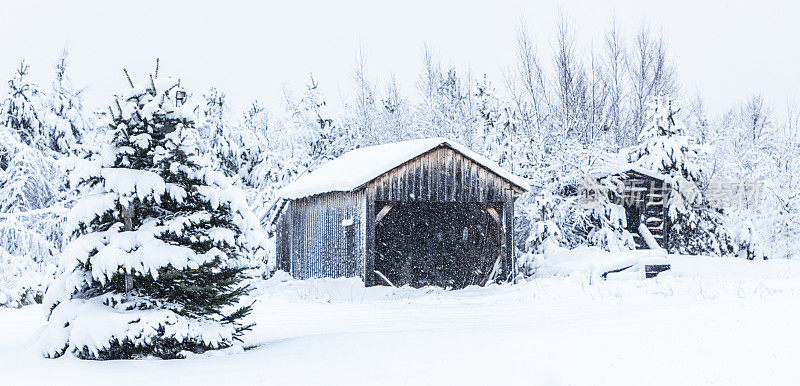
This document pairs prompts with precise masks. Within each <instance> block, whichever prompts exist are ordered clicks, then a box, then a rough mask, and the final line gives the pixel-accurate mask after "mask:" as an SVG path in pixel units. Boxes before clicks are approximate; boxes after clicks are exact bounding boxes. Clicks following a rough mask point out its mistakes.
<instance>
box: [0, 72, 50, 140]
mask: <svg viewBox="0 0 800 386" xmlns="http://www.w3.org/2000/svg"><path fill="white" fill-rule="evenodd" d="M29 68H30V66H28V64H26V63H25V61H24V60H23V61H22V62H20V64H19V67H18V68H17V69H16V71H15V73H14V76H12V77H11V79H9V81H8V95H7V96H6V97H5V99H4V100H3V102H2V105H0V107H2V109H1V111H0V116H1V117H2V120H0V125H4V126H6V127H7V128H8V129H9V130H10V131H11V133H12V134H13V135H14V136H15V137H16V138H17V139H19V140H20V141H21V142H23V143H25V144H27V145H31V146H35V147H39V148H41V147H42V146H44V145H46V143H44V142H45V139H44V137H43V136H42V128H43V127H44V124H43V123H42V120H41V117H39V114H38V110H39V96H40V95H39V90H38V89H37V87H36V85H34V84H32V83H29V82H28V79H27V76H28V70H29Z"/></svg>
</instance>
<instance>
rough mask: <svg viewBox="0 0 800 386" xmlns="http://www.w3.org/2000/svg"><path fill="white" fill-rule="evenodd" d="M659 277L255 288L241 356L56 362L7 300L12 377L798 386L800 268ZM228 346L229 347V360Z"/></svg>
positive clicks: (37, 313)
mask: <svg viewBox="0 0 800 386" xmlns="http://www.w3.org/2000/svg"><path fill="white" fill-rule="evenodd" d="M668 259H669V260H670V262H671V263H672V264H673V267H674V269H673V271H672V272H670V273H663V274H662V275H661V276H659V277H658V278H656V279H648V280H639V279H628V278H626V277H625V276H619V277H617V278H616V279H615V280H608V281H604V280H601V279H598V278H597V275H596V273H592V272H587V271H580V270H578V271H576V272H575V273H574V274H572V275H570V276H566V277H553V278H542V279H536V280H532V281H530V282H527V283H523V284H519V285H502V286H491V287H488V288H478V287H471V288H467V289H464V290H460V291H449V292H448V291H444V290H441V289H437V288H423V289H410V288H400V289H392V288H388V287H372V288H366V289H365V288H364V287H363V285H362V284H361V283H360V282H359V281H358V280H354V279H332V280H309V281H293V280H287V281H281V278H275V279H272V280H269V281H266V282H258V283H256V290H255V291H254V292H253V294H252V296H253V297H254V298H255V299H257V303H256V305H255V311H254V314H253V315H252V317H251V319H252V320H253V321H256V322H257V323H258V325H257V326H256V327H255V329H254V331H252V332H251V333H250V334H249V335H247V336H246V339H245V343H246V346H248V347H252V348H250V349H248V350H246V351H244V352H241V350H230V352H229V353H223V354H221V355H214V356H199V357H194V358H191V359H185V360H174V361H161V360H142V361H112V362H93V361H81V360H77V359H74V358H60V359H43V358H41V357H39V354H38V351H37V350H36V345H35V344H34V342H35V335H36V334H37V331H39V330H40V328H41V324H42V323H43V320H42V316H41V315H42V312H41V308H39V307H36V306H29V307H25V308H22V309H0V326H2V327H3V328H2V329H0V380H2V382H0V383H2V384H8V385H24V384H37V385H39V384H48V385H50V384H57V385H71V384H79V385H93V384H107V383H112V384H115V385H127V384H136V385H142V384H145V385H156V384H167V383H169V384H177V385H182V384H195V385H200V384H226V385H234V384H373V383H384V384H410V385H419V384H438V385H441V384H468V385H473V384H490V383H491V384H495V383H514V384H544V385H566V384H578V385H595V384H609V385H618V384H634V385H641V384H722V385H729V384H772V385H776V384H786V385H792V384H794V385H796V384H800V367H798V366H797V363H798V360H800V345H798V342H800V329H798V328H797V322H796V321H797V319H798V317H800V262H799V261H789V260H774V261H745V260H738V259H718V258H702V257H686V256H670V257H669V258H668ZM225 354H230V355H225Z"/></svg>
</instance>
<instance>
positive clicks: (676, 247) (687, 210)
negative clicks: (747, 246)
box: [631, 95, 733, 255]
mask: <svg viewBox="0 0 800 386" xmlns="http://www.w3.org/2000/svg"><path fill="white" fill-rule="evenodd" d="M678 110H679V109H678V107H677V106H676V103H675V101H674V100H673V99H671V98H669V97H666V96H663V95H660V96H656V97H654V98H653V101H652V102H651V103H650V120H649V123H648V124H647V126H645V129H644V130H642V132H641V134H639V144H638V145H637V146H634V147H633V149H632V150H633V151H632V153H631V155H632V158H633V159H632V161H633V163H634V164H635V165H638V166H640V167H643V168H645V169H648V170H652V171H654V172H657V173H660V174H662V175H664V176H666V181H665V182H666V183H667V185H668V186H669V189H670V191H669V199H668V202H667V215H668V216H669V220H670V223H671V226H670V228H669V232H668V235H667V240H668V242H667V246H666V247H667V249H668V250H670V251H671V252H680V253H686V254H702V253H714V254H717V255H722V254H728V253H731V252H733V245H732V239H731V237H730V235H729V234H728V231H727V229H726V227H725V225H724V224H723V222H722V219H721V216H720V214H721V211H720V210H719V209H716V208H713V207H711V205H710V204H709V202H708V200H707V199H706V198H705V197H704V196H703V194H702V192H701V189H700V188H701V187H700V181H701V168H700V165H699V163H698V157H699V155H700V153H701V152H703V151H704V149H703V147H702V146H701V145H699V144H697V143H695V142H696V141H695V140H694V138H691V137H690V136H688V135H686V127H685V126H684V125H683V123H682V122H680V121H679V120H678V119H677V117H676V113H677V112H678Z"/></svg>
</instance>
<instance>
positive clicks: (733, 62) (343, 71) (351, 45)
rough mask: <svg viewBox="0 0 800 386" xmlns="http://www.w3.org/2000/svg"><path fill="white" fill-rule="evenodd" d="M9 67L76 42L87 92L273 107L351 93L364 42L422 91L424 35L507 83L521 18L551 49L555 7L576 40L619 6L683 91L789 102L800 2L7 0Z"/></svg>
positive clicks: (375, 61)
mask: <svg viewBox="0 0 800 386" xmlns="http://www.w3.org/2000/svg"><path fill="white" fill-rule="evenodd" d="M0 4H2V8H0V78H3V79H5V78H7V77H8V76H9V75H10V74H11V72H12V71H13V69H14V67H15V65H16V63H17V62H18V61H19V59H21V58H26V59H27V60H28V62H29V63H30V64H31V67H32V68H31V71H32V73H33V75H34V79H35V80H36V81H39V82H41V83H45V82H49V80H50V79H51V78H52V70H51V66H52V64H53V63H54V62H55V59H56V57H57V55H58V53H59V52H60V50H61V49H62V48H63V47H64V46H65V45H66V44H69V47H70V49H71V52H72V64H73V67H72V78H73V80H74V82H75V83H76V84H77V85H82V86H87V87H88V89H87V91H86V92H87V94H86V97H87V102H88V103H89V104H91V105H103V104H105V103H108V101H109V100H110V98H109V96H110V95H111V94H112V92H114V91H115V90H118V89H119V88H120V87H122V86H123V85H124V78H123V76H122V71H121V68H122V67H127V68H128V69H129V71H131V74H132V75H133V76H136V75H139V76H144V74H147V73H148V72H150V71H152V68H153V63H154V61H155V60H154V58H155V57H159V58H161V63H162V66H161V68H162V70H161V71H162V73H168V74H170V75H178V76H180V77H181V78H182V80H183V82H184V85H186V86H188V87H190V88H193V89H196V90H201V89H204V88H206V87H208V86H209V85H212V84H213V85H216V86H217V87H219V88H221V89H223V90H225V91H226V92H228V94H229V96H230V100H231V102H232V104H234V105H236V106H237V109H238V110H241V109H242V108H243V106H244V105H245V104H247V103H249V101H251V100H253V99H259V100H262V101H263V102H265V103H266V104H267V105H269V106H270V107H275V106H277V103H279V98H280V95H281V87H282V85H284V84H286V85H287V86H289V87H290V88H294V89H299V88H300V87H301V86H302V85H303V84H304V82H305V80H306V79H307V77H308V74H309V73H310V72H313V73H314V74H315V76H316V77H317V78H318V79H319V81H320V83H321V85H322V87H323V88H324V89H325V90H326V94H327V96H328V98H329V99H332V100H333V102H334V103H337V102H338V101H339V100H340V96H341V95H344V94H346V93H347V92H348V90H349V87H350V84H351V76H352V66H353V64H354V62H355V53H356V49H357V47H358V46H359V45H361V46H362V47H363V49H364V51H365V53H366V56H367V61H368V66H369V71H370V75H371V78H372V79H373V80H374V81H380V82H383V81H385V79H386V78H387V77H388V75H389V74H390V73H394V74H396V76H397V78H398V79H399V80H400V81H401V84H402V87H403V90H404V91H405V93H406V94H411V93H412V92H414V82H415V81H416V77H417V74H418V72H419V70H420V67H421V60H420V57H421V51H422V46H423V44H425V43H427V44H428V45H429V46H430V47H431V48H432V49H433V50H434V52H435V54H436V55H438V56H439V57H440V58H441V59H442V61H443V62H444V63H445V64H453V65H456V66H457V67H458V68H461V69H467V68H469V69H471V71H472V72H473V73H475V74H479V73H484V72H485V73H488V75H489V77H490V79H493V80H494V82H495V84H496V85H497V86H500V85H501V83H502V82H501V71H502V69H504V68H506V67H508V66H509V65H510V64H511V63H512V59H513V54H514V51H513V44H514V39H513V38H514V31H515V29H516V27H517V26H518V25H519V22H520V20H521V19H524V20H526V24H527V25H528V28H529V29H530V31H531V32H532V33H533V34H534V36H538V37H539V38H538V39H537V40H538V45H539V49H540V51H542V52H543V53H547V54H549V53H550V52H551V50H552V47H551V46H550V44H551V42H552V38H551V37H552V35H553V32H554V26H555V23H556V20H557V17H558V11H559V10H562V11H563V12H565V13H566V15H567V16H568V17H569V18H570V20H571V21H572V22H573V25H574V26H575V27H576V28H577V36H578V39H579V42H580V44H582V45H584V46H588V45H589V44H591V42H592V39H594V41H597V42H598V44H599V40H600V39H602V34H603V32H604V31H605V30H606V29H607V27H608V25H609V24H610V21H611V20H612V18H614V17H616V19H617V21H618V22H619V23H620V24H621V25H622V27H623V28H624V30H625V32H627V33H629V34H630V33H632V32H633V31H634V30H636V29H638V27H639V25H640V24H641V22H642V21H643V20H647V21H649V22H650V24H652V25H653V26H655V27H657V28H660V29H661V30H662V31H663V33H664V34H665V36H666V38H667V40H668V42H669V45H670V52H671V53H672V54H673V56H674V58H675V59H676V62H677V64H678V71H679V77H680V79H681V81H682V83H683V85H684V89H685V90H687V91H689V92H695V91H700V92H701V94H702V95H703V96H704V98H705V99H706V103H707V105H708V106H709V108H710V109H711V112H712V113H719V112H721V111H722V110H724V109H725V108H727V107H728V106H730V105H732V104H734V103H736V102H737V101H739V100H741V99H742V98H744V97H746V96H749V95H752V94H754V93H761V94H763V95H765V96H766V97H767V98H768V99H769V100H770V102H771V103H772V104H774V105H776V107H778V108H781V107H782V106H783V105H784V102H785V101H786V99H787V97H789V96H794V95H797V91H798V90H800V70H798V69H799V68H800V67H799V66H798V62H799V61H798V59H800V55H798V47H799V45H798V43H799V41H798V40H799V39H800V23H798V22H797V17H798V15H800V6H798V5H795V4H793V3H792V2H790V1H785V2H775V1H752V0H751V1H746V2H731V1H719V2H711V1H698V0H690V1H682V0H671V1H660V2H653V3H649V2H645V1H641V0H618V1H610V2H605V3H603V4H601V2H595V1H587V2H581V1H559V2H555V1H542V0H537V1H511V0H498V1H482V2H470V1H447V2H445V1H441V2H438V1H432V0H421V1H419V0H407V1H392V2H386V3H384V2H379V1H364V2H355V1H279V2H274V3H266V2H265V3H264V4H256V2H237V1H186V2H178V1H170V2H167V1H141V2H137V1H127V2H110V1H109V2H106V1H15V2H11V1H7V0H0Z"/></svg>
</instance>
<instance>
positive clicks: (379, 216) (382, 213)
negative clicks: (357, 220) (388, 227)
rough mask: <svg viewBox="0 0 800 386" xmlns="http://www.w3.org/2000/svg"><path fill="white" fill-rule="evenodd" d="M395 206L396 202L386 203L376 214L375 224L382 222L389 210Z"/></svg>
mask: <svg viewBox="0 0 800 386" xmlns="http://www.w3.org/2000/svg"><path fill="white" fill-rule="evenodd" d="M393 207H394V204H386V205H384V206H383V208H381V210H380V212H378V214H377V215H375V224H377V223H379V222H381V220H383V218H384V217H386V215H387V214H389V211H390V210H392V208H393Z"/></svg>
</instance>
